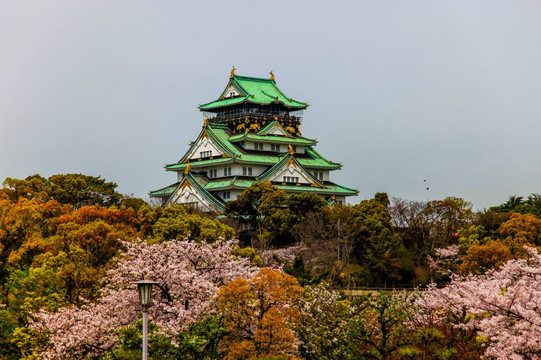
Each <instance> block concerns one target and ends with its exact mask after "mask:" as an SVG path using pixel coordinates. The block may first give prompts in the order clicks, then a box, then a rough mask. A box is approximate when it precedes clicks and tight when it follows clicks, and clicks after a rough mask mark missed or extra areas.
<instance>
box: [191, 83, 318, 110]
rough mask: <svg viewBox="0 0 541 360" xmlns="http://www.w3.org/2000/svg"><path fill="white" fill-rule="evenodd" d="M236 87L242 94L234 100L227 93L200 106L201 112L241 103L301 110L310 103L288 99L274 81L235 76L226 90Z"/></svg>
mask: <svg viewBox="0 0 541 360" xmlns="http://www.w3.org/2000/svg"><path fill="white" fill-rule="evenodd" d="M230 86H234V87H235V89H237V90H238V92H239V93H240V94H241V95H240V96H237V97H233V98H228V99H226V98H225V95H226V94H225V91H224V93H223V94H222V95H221V96H220V98H219V99H218V100H216V101H212V102H210V103H207V104H204V105H199V109H200V110H203V111H205V110H215V109H219V108H221V107H226V106H232V105H237V104H241V103H251V104H259V105H270V104H272V103H278V104H283V105H284V106H286V107H289V108H292V109H295V110H300V109H305V108H306V107H308V103H304V102H300V101H296V100H293V99H292V98H288V97H287V96H285V95H284V93H283V92H282V91H281V90H280V89H279V88H278V87H277V86H276V82H275V81H274V80H272V79H262V78H254V77H248V76H238V75H235V76H233V77H232V78H231V79H230V80H229V83H228V84H227V86H226V90H227V89H228V88H229V87H230Z"/></svg>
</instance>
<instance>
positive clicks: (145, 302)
mask: <svg viewBox="0 0 541 360" xmlns="http://www.w3.org/2000/svg"><path fill="white" fill-rule="evenodd" d="M132 284H136V285H137V288H138V290H139V300H141V305H142V307H143V360H147V359H148V308H149V307H150V301H151V295H152V285H159V284H160V283H159V282H156V281H152V280H145V277H144V276H142V277H141V280H139V281H134V282H132Z"/></svg>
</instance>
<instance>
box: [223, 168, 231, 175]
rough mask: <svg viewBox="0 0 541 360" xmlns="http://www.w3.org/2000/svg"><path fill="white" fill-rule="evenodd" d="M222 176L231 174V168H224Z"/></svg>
mask: <svg viewBox="0 0 541 360" xmlns="http://www.w3.org/2000/svg"><path fill="white" fill-rule="evenodd" d="M224 176H231V168H230V167H228V168H224Z"/></svg>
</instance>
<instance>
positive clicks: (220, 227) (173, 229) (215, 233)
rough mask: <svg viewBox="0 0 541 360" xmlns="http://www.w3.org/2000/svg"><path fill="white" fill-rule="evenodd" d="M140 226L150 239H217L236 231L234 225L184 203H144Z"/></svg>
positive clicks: (231, 235) (228, 237) (144, 234)
mask: <svg viewBox="0 0 541 360" xmlns="http://www.w3.org/2000/svg"><path fill="white" fill-rule="evenodd" d="M139 226H140V228H141V232H142V234H143V236H145V237H146V238H147V239H148V240H149V241H150V242H163V241H166V240H172V239H177V240H182V239H184V238H187V237H189V238H190V239H192V240H194V241H199V242H200V241H208V242H214V241H216V240H218V239H219V238H224V239H231V238H232V237H233V235H234V231H233V229H232V228H231V227H229V226H227V225H224V224H222V223H221V222H219V221H218V220H214V219H211V218H209V217H208V216H203V215H200V214H198V213H196V212H194V211H193V210H192V209H189V208H186V207H184V206H182V205H171V206H167V207H165V208H161V207H155V208H150V207H144V208H142V210H141V211H140V212H139Z"/></svg>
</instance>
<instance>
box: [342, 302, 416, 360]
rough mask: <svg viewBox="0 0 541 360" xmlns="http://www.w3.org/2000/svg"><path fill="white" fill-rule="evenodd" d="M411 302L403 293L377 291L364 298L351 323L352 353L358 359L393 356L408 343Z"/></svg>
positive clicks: (386, 358) (409, 341)
mask: <svg viewBox="0 0 541 360" xmlns="http://www.w3.org/2000/svg"><path fill="white" fill-rule="evenodd" d="M411 309H412V308H411V301H409V300H408V299H407V297H406V295H402V296H398V295H392V296H391V295H389V294H387V293H385V292H382V293H379V294H378V296H377V297H376V298H375V299H369V298H367V299H366V300H365V301H364V302H363V303H362V304H361V305H360V309H359V311H360V312H359V314H358V315H357V316H356V318H355V322H354V323H353V325H352V335H351V336H352V337H353V342H354V346H355V350H354V353H355V354H356V355H357V357H358V358H359V357H360V358H368V359H382V360H391V359H393V358H394V357H395V356H396V355H397V354H398V353H399V352H400V351H401V350H402V349H403V348H405V347H406V346H408V345H410V344H411V339H410V338H409V336H408V334H409V333H410V331H411V329H409V328H408V324H409V323H410V320H411V319H412V316H413V313H412V311H411Z"/></svg>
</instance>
